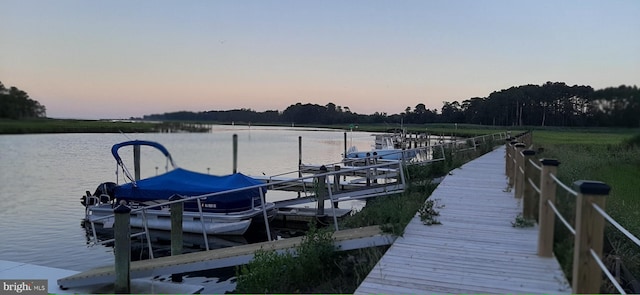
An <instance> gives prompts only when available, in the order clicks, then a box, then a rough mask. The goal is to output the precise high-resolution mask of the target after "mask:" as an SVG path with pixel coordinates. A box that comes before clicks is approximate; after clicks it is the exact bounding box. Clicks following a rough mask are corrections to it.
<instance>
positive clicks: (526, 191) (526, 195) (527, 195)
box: [522, 150, 536, 220]
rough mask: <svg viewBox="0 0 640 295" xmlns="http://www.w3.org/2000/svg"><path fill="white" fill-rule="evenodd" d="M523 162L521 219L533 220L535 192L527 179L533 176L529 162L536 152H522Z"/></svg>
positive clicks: (534, 215) (534, 214) (534, 216)
mask: <svg viewBox="0 0 640 295" xmlns="http://www.w3.org/2000/svg"><path fill="white" fill-rule="evenodd" d="M522 155H523V162H524V177H523V178H522V183H523V184H524V185H523V189H522V198H523V200H522V217H524V219H529V220H533V219H535V218H536V212H535V210H536V202H535V200H536V199H535V194H534V193H535V191H534V190H533V187H531V183H530V182H529V178H531V177H532V176H533V175H534V171H533V169H535V168H534V167H533V165H531V163H530V162H529V160H531V159H533V158H534V156H535V155H536V152H534V151H532V150H524V151H522Z"/></svg>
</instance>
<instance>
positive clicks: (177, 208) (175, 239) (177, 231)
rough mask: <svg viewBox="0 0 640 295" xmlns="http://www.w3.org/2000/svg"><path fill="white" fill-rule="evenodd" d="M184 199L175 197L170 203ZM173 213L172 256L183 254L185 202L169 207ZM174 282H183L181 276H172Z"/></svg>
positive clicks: (171, 198)
mask: <svg viewBox="0 0 640 295" xmlns="http://www.w3.org/2000/svg"><path fill="white" fill-rule="evenodd" d="M180 199H182V198H181V197H180V196H179V195H173V196H171V197H170V198H169V201H177V200H180ZM169 211H171V256H175V255H180V254H182V244H183V242H182V216H183V212H184V202H180V203H173V204H171V205H169ZM171 281H172V282H177V283H179V282H182V276H181V275H180V274H172V275H171Z"/></svg>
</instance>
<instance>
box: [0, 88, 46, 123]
mask: <svg viewBox="0 0 640 295" xmlns="http://www.w3.org/2000/svg"><path fill="white" fill-rule="evenodd" d="M46 116H47V109H46V108H45V107H44V106H43V105H41V104H40V103H39V102H38V101H36V100H33V99H31V98H29V95H28V94H27V93H26V92H24V91H22V90H20V89H18V88H16V87H13V86H12V87H10V88H6V87H4V84H2V82H0V118H6V119H24V118H44V117H46Z"/></svg>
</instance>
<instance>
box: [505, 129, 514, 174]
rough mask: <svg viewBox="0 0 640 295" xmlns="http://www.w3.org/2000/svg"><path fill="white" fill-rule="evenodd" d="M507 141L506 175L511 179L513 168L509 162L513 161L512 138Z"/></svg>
mask: <svg viewBox="0 0 640 295" xmlns="http://www.w3.org/2000/svg"><path fill="white" fill-rule="evenodd" d="M504 141H505V144H504V145H505V148H504V150H505V151H506V153H505V161H504V173H505V174H506V175H507V178H508V177H510V175H511V174H510V173H509V172H510V171H511V169H509V168H510V167H511V166H510V165H509V161H510V160H511V141H512V139H511V137H509V138H507V139H505V140H504Z"/></svg>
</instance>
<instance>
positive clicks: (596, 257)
mask: <svg viewBox="0 0 640 295" xmlns="http://www.w3.org/2000/svg"><path fill="white" fill-rule="evenodd" d="M589 253H591V257H593V260H595V261H596V263H597V264H598V266H599V267H600V270H602V272H604V274H605V275H606V276H607V278H609V281H611V283H612V284H613V286H615V287H616V289H617V290H618V292H620V294H627V292H625V291H624V289H623V288H622V286H620V284H619V283H618V280H616V278H615V277H614V276H613V274H611V272H610V271H609V269H607V266H606V265H604V262H602V260H601V259H600V257H598V254H597V253H596V252H595V251H593V249H591V248H589Z"/></svg>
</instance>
